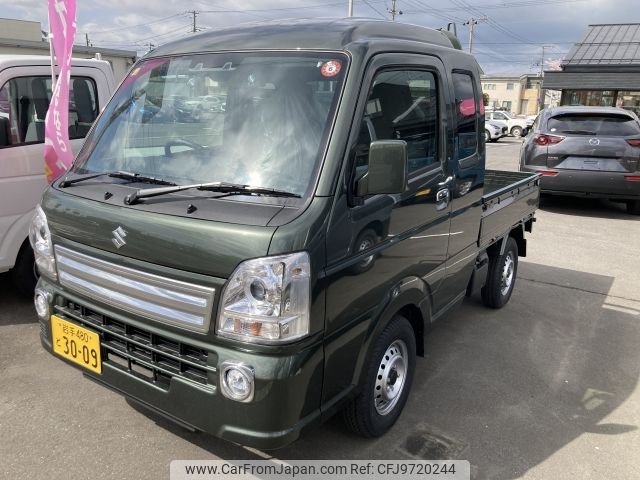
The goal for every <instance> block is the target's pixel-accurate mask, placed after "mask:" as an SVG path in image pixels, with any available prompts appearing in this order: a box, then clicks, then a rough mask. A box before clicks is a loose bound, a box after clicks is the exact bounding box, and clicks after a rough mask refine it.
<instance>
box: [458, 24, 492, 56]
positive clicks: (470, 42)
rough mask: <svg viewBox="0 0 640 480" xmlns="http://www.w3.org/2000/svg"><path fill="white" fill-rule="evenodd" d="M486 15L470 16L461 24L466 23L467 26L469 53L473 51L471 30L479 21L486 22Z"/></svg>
mask: <svg viewBox="0 0 640 480" xmlns="http://www.w3.org/2000/svg"><path fill="white" fill-rule="evenodd" d="M486 21H487V17H481V18H473V17H471V18H470V19H469V20H467V21H466V22H464V23H463V25H467V26H468V27H469V53H473V30H474V28H475V26H476V25H478V23H480V22H486Z"/></svg>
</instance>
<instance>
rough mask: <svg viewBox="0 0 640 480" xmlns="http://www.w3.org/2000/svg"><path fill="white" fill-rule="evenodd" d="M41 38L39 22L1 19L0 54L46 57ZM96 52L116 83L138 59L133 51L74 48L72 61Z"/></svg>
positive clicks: (46, 43) (45, 47)
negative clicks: (106, 63) (108, 68)
mask: <svg viewBox="0 0 640 480" xmlns="http://www.w3.org/2000/svg"><path fill="white" fill-rule="evenodd" d="M44 35H45V34H44V32H43V31H42V27H41V25H40V22H30V21H26V20H11V19H6V18H0V54H13V55H49V42H48V41H46V40H45V39H44ZM96 53H99V54H100V55H101V56H102V59H103V60H106V61H108V62H109V63H110V64H111V67H112V68H113V75H114V77H115V79H116V82H119V81H120V80H121V79H122V78H123V77H124V76H125V74H126V73H127V72H128V71H129V68H130V67H131V65H133V64H134V62H135V61H136V57H137V53H136V52H134V51H128V50H114V49H110V48H97V47H87V46H82V45H74V46H73V56H74V57H75V58H94V57H95V56H96Z"/></svg>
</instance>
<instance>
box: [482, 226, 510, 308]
mask: <svg viewBox="0 0 640 480" xmlns="http://www.w3.org/2000/svg"><path fill="white" fill-rule="evenodd" d="M517 273H518V244H517V243H516V241H515V240H514V239H513V238H512V237H509V238H507V245H506V247H505V249H504V253H503V254H502V255H497V256H492V257H490V258H489V271H488V272H487V283H486V284H485V286H484V287H482V291H481V293H482V302H483V303H484V304H485V305H486V306H487V307H490V308H502V307H504V306H505V305H506V304H507V302H508V301H509V299H510V298H511V294H512V293H513V287H514V285H515V283H516V275H517Z"/></svg>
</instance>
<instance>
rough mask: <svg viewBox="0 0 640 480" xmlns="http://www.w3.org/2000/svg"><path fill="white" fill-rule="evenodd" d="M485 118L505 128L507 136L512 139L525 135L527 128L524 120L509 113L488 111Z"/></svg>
mask: <svg viewBox="0 0 640 480" xmlns="http://www.w3.org/2000/svg"><path fill="white" fill-rule="evenodd" d="M485 116H486V118H487V119H489V120H492V121H496V122H501V123H503V124H504V125H506V126H507V130H509V134H510V135H513V136H514V137H522V136H525V135H526V134H527V132H528V131H529V127H528V126H527V120H526V119H525V118H518V117H516V116H515V115H514V114H513V113H511V112H501V111H489V112H486V114H485Z"/></svg>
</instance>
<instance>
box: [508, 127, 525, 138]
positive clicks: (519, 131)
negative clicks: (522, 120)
mask: <svg viewBox="0 0 640 480" xmlns="http://www.w3.org/2000/svg"><path fill="white" fill-rule="evenodd" d="M522 132H523V130H522V127H513V128H512V129H511V135H513V136H514V137H521V136H522Z"/></svg>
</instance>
